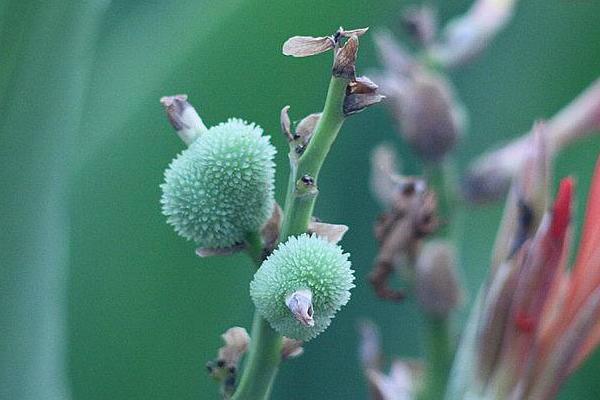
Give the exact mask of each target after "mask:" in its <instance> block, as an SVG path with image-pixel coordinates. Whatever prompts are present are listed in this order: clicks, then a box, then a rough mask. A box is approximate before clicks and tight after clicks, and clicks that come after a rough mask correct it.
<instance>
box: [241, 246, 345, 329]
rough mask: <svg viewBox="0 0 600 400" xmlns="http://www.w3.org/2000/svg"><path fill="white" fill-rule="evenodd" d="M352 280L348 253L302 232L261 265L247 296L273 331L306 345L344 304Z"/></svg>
mask: <svg viewBox="0 0 600 400" xmlns="http://www.w3.org/2000/svg"><path fill="white" fill-rule="evenodd" d="M353 280H354V276H353V271H352V269H350V261H348V254H346V253H344V252H343V251H342V249H341V247H339V246H337V245H334V244H332V243H330V242H329V241H327V240H326V239H323V238H320V237H318V236H315V235H312V236H309V235H307V234H303V235H300V236H298V237H294V236H292V237H290V238H289V239H288V241H287V242H285V243H282V244H280V245H279V247H278V248H277V249H276V250H275V251H274V252H273V253H272V254H271V255H270V256H269V258H267V260H266V261H265V262H263V264H262V266H261V267H260V269H259V270H258V271H257V272H256V274H255V275H254V280H253V281H252V283H251V284H250V295H251V297H252V300H253V301H254V305H255V306H256V309H257V310H258V312H259V313H260V314H261V315H262V316H263V317H264V318H265V319H266V320H267V321H269V323H270V324H271V326H272V327H273V329H275V330H276V331H277V332H279V333H281V334H282V335H284V336H287V337H289V338H292V339H298V340H303V341H308V340H310V339H312V338H314V337H316V336H317V335H319V334H320V333H321V332H323V331H324V330H325V329H327V327H328V326H329V324H330V323H331V319H332V318H333V317H334V316H335V314H336V312H337V311H338V310H339V309H340V308H341V307H342V306H343V305H345V304H346V303H347V302H348V300H349V299H350V289H351V288H353V287H354V285H353V284H352V282H353ZM308 293H310V296H308ZM291 299H294V300H293V301H290V300H291ZM309 306H310V308H312V310H311V311H312V312H311V311H309ZM290 310H291V312H290ZM299 316H300V317H302V318H299ZM301 320H303V321H302V322H301ZM311 320H312V322H311Z"/></svg>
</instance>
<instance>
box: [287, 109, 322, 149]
mask: <svg viewBox="0 0 600 400" xmlns="http://www.w3.org/2000/svg"><path fill="white" fill-rule="evenodd" d="M320 119H321V113H313V114H309V115H307V116H306V117H304V118H302V120H300V122H298V126H296V132H295V133H294V139H295V140H297V141H300V144H301V145H303V146H306V145H308V142H309V141H310V138H311V137H312V135H313V133H314V132H315V128H316V127H317V124H318V123H319V120H320Z"/></svg>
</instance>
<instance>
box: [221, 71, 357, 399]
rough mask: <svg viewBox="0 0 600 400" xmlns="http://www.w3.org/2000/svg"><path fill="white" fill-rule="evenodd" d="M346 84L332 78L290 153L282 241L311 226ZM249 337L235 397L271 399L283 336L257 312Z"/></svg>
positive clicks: (339, 122) (341, 115)
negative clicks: (301, 142) (309, 128)
mask: <svg viewBox="0 0 600 400" xmlns="http://www.w3.org/2000/svg"><path fill="white" fill-rule="evenodd" d="M347 85H348V81H347V80H345V79H342V78H336V77H332V78H331V82H330V84H329V90H328V92H327V98H326V100H325V106H324V108H323V114H322V115H321V119H320V120H319V123H318V124H317V127H316V128H315V132H314V134H313V137H312V139H311V141H310V143H309V145H308V147H307V148H306V151H305V152H304V154H303V155H302V156H301V157H300V158H299V159H296V158H295V157H294V156H293V155H292V156H290V164H291V170H290V179H289V182H288V189H287V195H286V200H285V210H284V215H283V222H282V226H281V232H280V235H279V240H281V241H284V240H285V239H287V237H288V236H290V235H297V234H300V233H303V232H306V230H307V229H308V224H309V223H310V220H311V218H312V213H313V209H314V205H315V201H316V198H317V193H318V192H317V190H316V182H317V176H318V175H319V171H320V170H321V166H322V165H323V162H324V161H325V157H326V156H327V153H328V152H329V149H330V148H331V145H332V144H333V142H334V140H335V138H336V137H337V134H338V132H339V130H340V128H341V126H342V123H343V122H344V112H343V104H344V97H345V94H346V86H347ZM303 176H309V177H311V178H312V182H311V184H310V185H307V186H304V185H303V184H302V182H301V181H299V179H300V178H301V177H303ZM249 243H250V240H249ZM253 257H254V256H253ZM250 337H251V338H252V340H251V344H250V352H249V356H248V362H247V363H246V366H245V368H244V372H243V375H242V379H241V382H240V386H239V388H238V389H237V390H236V392H235V395H234V396H233V398H232V400H266V399H268V398H269V395H270V393H271V386H272V384H273V381H274V380H275V376H276V375H277V371H278V369H279V362H280V360H281V340H282V339H281V336H280V335H279V334H278V333H277V332H275V331H274V330H273V329H272V328H271V326H270V325H269V323H268V322H267V321H265V320H264V319H263V318H262V317H261V316H260V315H259V314H258V313H255V315H254V322H253V324H252V333H251V335H250Z"/></svg>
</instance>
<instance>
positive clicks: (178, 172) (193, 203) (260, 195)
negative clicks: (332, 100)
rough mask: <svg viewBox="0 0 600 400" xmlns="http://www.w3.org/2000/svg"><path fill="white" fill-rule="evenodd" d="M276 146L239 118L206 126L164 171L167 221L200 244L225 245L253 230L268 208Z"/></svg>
mask: <svg viewBox="0 0 600 400" xmlns="http://www.w3.org/2000/svg"><path fill="white" fill-rule="evenodd" d="M274 155H275V148H274V147H273V146H272V145H271V144H270V143H269V138H268V137H266V136H262V129H261V128H260V127H258V126H256V125H254V124H248V123H246V122H244V121H242V120H239V119H230V120H229V121H227V122H225V123H222V124H219V125H217V126H214V127H212V128H210V129H209V130H208V131H207V132H206V133H204V134H202V136H200V137H199V138H198V139H197V140H196V141H195V142H194V143H193V144H192V145H191V146H190V147H189V148H188V149H186V150H184V151H183V152H182V153H181V154H179V156H177V158H175V160H173V162H172V163H171V164H170V165H169V167H168V168H167V170H166V171H165V182H164V183H163V184H162V185H161V188H162V190H163V195H162V199H161V202H162V209H163V213H164V214H165V215H166V216H167V222H168V223H169V224H171V225H173V227H174V228H175V231H176V232H177V233H178V234H179V235H181V236H182V237H184V238H186V239H190V240H193V241H194V242H196V244H198V245H199V246H200V247H202V248H212V249H216V248H229V247H232V246H235V245H236V244H239V243H241V242H243V241H244V239H245V237H246V235H247V233H248V232H256V231H258V230H260V229H261V227H262V226H263V224H264V223H265V222H266V221H267V220H268V219H269V217H270V216H271V213H272V210H273V203H274V199H273V180H274V173H275V168H274V163H273V157H274Z"/></svg>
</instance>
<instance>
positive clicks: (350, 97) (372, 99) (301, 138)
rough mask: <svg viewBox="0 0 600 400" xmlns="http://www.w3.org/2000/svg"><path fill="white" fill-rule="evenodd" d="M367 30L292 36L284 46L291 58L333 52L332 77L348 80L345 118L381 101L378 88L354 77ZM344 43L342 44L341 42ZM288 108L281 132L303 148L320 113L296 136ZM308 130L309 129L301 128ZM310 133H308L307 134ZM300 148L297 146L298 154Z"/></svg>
mask: <svg viewBox="0 0 600 400" xmlns="http://www.w3.org/2000/svg"><path fill="white" fill-rule="evenodd" d="M368 29H369V28H361V29H351V30H345V29H344V28H342V27H340V28H339V29H338V30H337V31H336V32H335V33H334V34H333V35H330V36H320V37H313V36H294V37H291V38H290V39H288V40H287V41H286V42H285V43H284V44H283V54H285V55H287V56H293V57H308V56H313V55H316V54H320V53H324V52H326V51H329V50H333V54H334V57H333V66H332V75H333V76H335V77H341V78H344V79H347V80H349V81H350V83H349V84H348V86H347V88H346V97H345V99H344V105H343V113H344V115H345V116H348V115H351V114H355V113H357V112H360V111H362V110H364V109H365V108H367V107H369V106H371V105H373V104H377V103H379V102H380V101H381V100H383V98H384V96H382V95H381V94H380V93H379V91H378V86H377V85H376V84H375V83H373V81H371V80H370V79H369V78H367V77H366V76H356V55H357V53H358V38H359V37H360V36H362V35H364V34H365V33H367V31H368ZM344 40H345V42H344ZM288 109H289V107H285V108H284V109H283V110H282V119H281V125H282V128H283V131H284V132H285V133H286V135H288V139H289V140H290V142H298V143H297V144H298V145H300V146H302V145H304V147H305V146H306V143H307V141H308V140H309V139H310V134H312V129H310V127H311V126H312V128H313V129H314V127H315V126H316V124H317V122H318V119H319V114H311V115H309V116H308V117H306V118H305V119H304V120H303V121H302V122H301V123H300V124H299V125H298V128H297V131H296V133H294V134H293V133H292V132H291V127H290V121H289V117H288V116H287V111H288ZM302 125H304V126H302ZM304 128H309V129H304ZM308 132H310V133H308ZM301 149H302V147H300V151H301Z"/></svg>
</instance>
